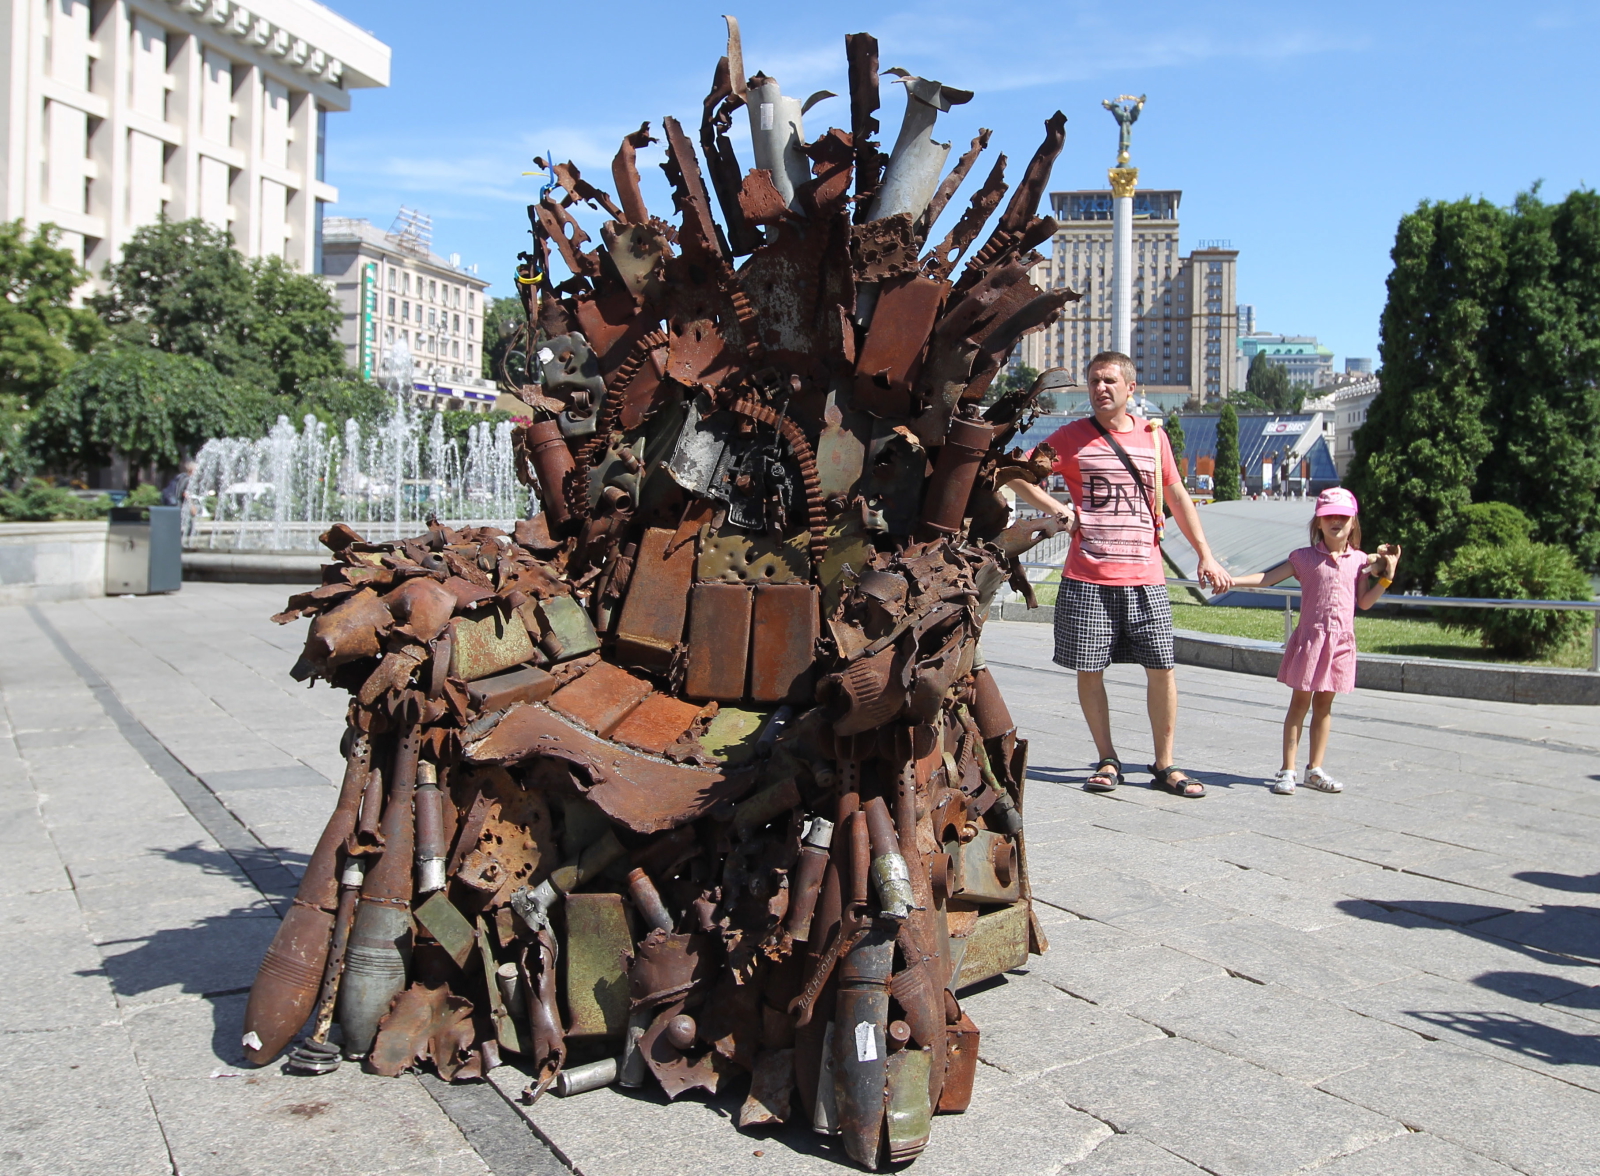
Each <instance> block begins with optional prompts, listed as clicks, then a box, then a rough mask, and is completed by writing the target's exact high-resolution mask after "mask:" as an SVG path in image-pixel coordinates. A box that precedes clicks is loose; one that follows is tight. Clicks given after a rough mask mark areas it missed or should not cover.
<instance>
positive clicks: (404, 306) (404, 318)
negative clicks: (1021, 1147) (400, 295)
mask: <svg viewBox="0 0 1600 1176" xmlns="http://www.w3.org/2000/svg"><path fill="white" fill-rule="evenodd" d="M400 321H401V322H403V323H409V322H410V321H411V303H409V302H402V303H401V304H400Z"/></svg>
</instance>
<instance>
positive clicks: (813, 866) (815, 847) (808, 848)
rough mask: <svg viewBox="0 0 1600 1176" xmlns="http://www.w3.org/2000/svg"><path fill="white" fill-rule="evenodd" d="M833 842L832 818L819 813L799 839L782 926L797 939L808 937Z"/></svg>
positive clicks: (790, 936) (804, 939) (793, 938)
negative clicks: (796, 862)
mask: <svg viewBox="0 0 1600 1176" xmlns="http://www.w3.org/2000/svg"><path fill="white" fill-rule="evenodd" d="M832 844H833V822H832V821H829V820H826V819H824V818H822V817H816V818H814V819H813V820H812V822H811V825H810V827H809V828H808V829H807V830H806V835H805V837H804V838H802V839H801V843H800V862H799V864H798V865H797V866H796V867H795V872H794V885H793V886H792V887H791V888H790V895H791V897H790V899H789V915H788V920H787V922H786V923H785V924H784V930H785V931H787V932H788V933H789V938H790V939H792V940H794V941H795V942H796V943H804V942H806V941H807V940H808V939H809V938H810V937H811V919H812V916H813V914H814V913H815V912H816V909H817V898H818V896H819V895H820V894H821V892H822V876H823V874H824V873H826V872H827V869H828V859H829V854H828V849H829V847H830V846H831V845H832Z"/></svg>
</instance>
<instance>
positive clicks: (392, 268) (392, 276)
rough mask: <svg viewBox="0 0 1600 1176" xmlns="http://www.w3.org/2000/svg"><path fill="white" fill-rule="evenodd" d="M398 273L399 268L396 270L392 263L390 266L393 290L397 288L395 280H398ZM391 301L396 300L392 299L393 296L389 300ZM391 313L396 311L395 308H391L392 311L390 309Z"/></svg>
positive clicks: (390, 280) (390, 279)
mask: <svg viewBox="0 0 1600 1176" xmlns="http://www.w3.org/2000/svg"><path fill="white" fill-rule="evenodd" d="M398 274H399V271H398V270H396V269H395V268H394V266H392V265H391V266H390V267H389V289H391V290H393V289H394V288H395V282H396V280H397V275H398ZM389 301H390V302H393V301H394V299H392V298H391V299H390V300H389ZM389 313H390V314H393V313H394V311H393V310H391V311H390V312H389Z"/></svg>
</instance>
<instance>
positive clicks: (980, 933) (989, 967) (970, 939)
mask: <svg viewBox="0 0 1600 1176" xmlns="http://www.w3.org/2000/svg"><path fill="white" fill-rule="evenodd" d="M964 942H965V944H966V949H965V955H963V956H962V959H961V966H960V969H959V971H958V972H957V974H956V978H955V982H954V983H953V984H952V985H951V987H953V988H954V989H955V990H956V991H957V992H960V991H961V990H962V989H963V988H971V987H972V986H973V985H974V984H982V983H983V982H984V981H985V980H989V979H992V978H993V977H995V976H998V975H1000V974H1001V973H1002V972H1009V971H1010V970H1011V969H1012V968H1020V967H1022V965H1023V964H1025V963H1027V962H1028V903H1027V901H1026V900H1024V901H1022V902H1018V903H1015V904H1013V905H1012V906H1008V907H1005V908H1003V909H1001V910H998V911H995V912H994V913H993V914H989V915H980V916H978V921H977V924H976V925H975V926H974V927H973V929H972V932H971V933H970V934H969V935H967V936H966V937H965V939H964Z"/></svg>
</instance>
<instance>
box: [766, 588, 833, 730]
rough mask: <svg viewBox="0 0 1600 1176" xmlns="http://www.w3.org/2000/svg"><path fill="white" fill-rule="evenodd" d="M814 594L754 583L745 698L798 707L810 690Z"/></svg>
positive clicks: (816, 620)
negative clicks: (785, 703) (789, 703)
mask: <svg viewBox="0 0 1600 1176" xmlns="http://www.w3.org/2000/svg"><path fill="white" fill-rule="evenodd" d="M819 620H820V617H819V613H818V603H817V590H816V588H815V587H813V586H812V585H810V584H758V585H756V589H755V604H754V608H753V610H752V612H751V620H750V697H751V698H752V699H753V700H754V701H756V702H804V701H807V700H809V699H810V697H811V689H812V685H811V684H812V671H811V666H812V661H813V647H814V646H815V644H816V640H817V626H818V623H819Z"/></svg>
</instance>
